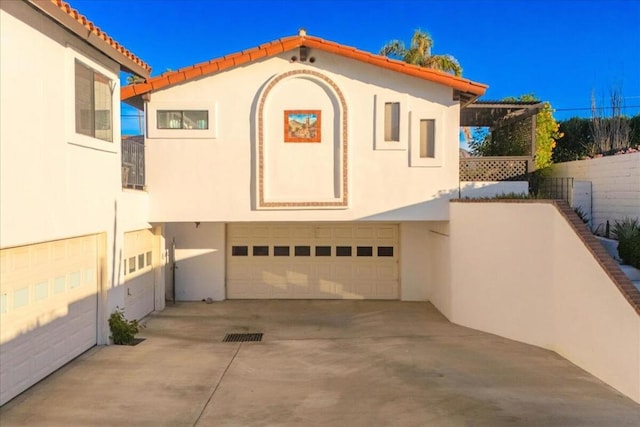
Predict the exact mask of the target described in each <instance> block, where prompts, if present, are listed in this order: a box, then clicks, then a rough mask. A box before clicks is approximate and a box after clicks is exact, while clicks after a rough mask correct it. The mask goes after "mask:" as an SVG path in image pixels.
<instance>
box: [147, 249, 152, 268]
mask: <svg viewBox="0 0 640 427" xmlns="http://www.w3.org/2000/svg"><path fill="white" fill-rule="evenodd" d="M150 265H151V251H149V252H147V267H149V266H150Z"/></svg>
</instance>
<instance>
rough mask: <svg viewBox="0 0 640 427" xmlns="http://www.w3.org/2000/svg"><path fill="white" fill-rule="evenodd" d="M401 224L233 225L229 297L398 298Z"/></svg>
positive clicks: (229, 242) (229, 240)
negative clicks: (399, 227)
mask: <svg viewBox="0 0 640 427" xmlns="http://www.w3.org/2000/svg"><path fill="white" fill-rule="evenodd" d="M398 259H399V254H398V226H397V225H395V224H353V223H350V224H340V225H335V224H273V223H270V224H256V223H252V224H229V225H228V228H227V297H228V298H239V299H249V298H283V299H285V298H289V299H292V298H293V299H307V298H310V299H311V298H313V299H398V297H399V292H398V289H399V286H398Z"/></svg>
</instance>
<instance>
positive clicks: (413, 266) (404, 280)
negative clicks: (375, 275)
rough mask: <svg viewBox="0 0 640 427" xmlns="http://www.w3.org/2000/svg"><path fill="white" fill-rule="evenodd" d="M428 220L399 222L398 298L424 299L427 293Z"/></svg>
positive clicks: (405, 299) (426, 297)
mask: <svg viewBox="0 0 640 427" xmlns="http://www.w3.org/2000/svg"><path fill="white" fill-rule="evenodd" d="M429 224H430V223H429V222H404V223H401V224H400V299H401V300H403V301H426V300H427V299H428V295H429V268H430V264H429V262H428V260H429Z"/></svg>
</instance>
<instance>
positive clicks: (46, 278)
mask: <svg viewBox="0 0 640 427" xmlns="http://www.w3.org/2000/svg"><path fill="white" fill-rule="evenodd" d="M0 253H1V254H2V258H3V260H4V261H3V265H4V266H6V267H7V268H3V270H2V272H0V274H1V276H2V277H1V280H0V283H1V285H0V288H1V289H0V294H1V295H2V297H3V300H4V303H3V306H2V310H0V327H1V332H0V342H1V344H2V345H1V346H0V354H1V356H0V357H1V358H2V363H1V364H0V377H1V378H3V380H2V383H1V384H0V390H1V391H0V403H5V402H6V401H8V400H9V399H11V398H12V397H14V396H15V395H17V394H18V393H20V392H21V391H23V390H24V389H25V388H27V387H29V386H31V385H33V384H35V383H36V382H38V381H40V380H41V379H42V378H44V377H45V376H47V375H49V374H50V373H51V372H53V371H55V370H56V369H58V368H59V367H60V366H62V365H64V364H65V363H67V362H68V361H70V360H71V359H73V358H74V357H76V356H77V355H79V354H81V353H82V352H84V351H86V350H87V349H88V348H90V347H92V346H93V345H95V344H96V340H97V291H98V282H97V277H96V274H95V272H96V271H97V267H96V266H97V262H98V257H97V237H96V236H86V237H79V238H73V239H66V240H60V241H56V242H47V243H40V244H35V245H29V246H24V247H20V248H11V249H3V250H2V251H0Z"/></svg>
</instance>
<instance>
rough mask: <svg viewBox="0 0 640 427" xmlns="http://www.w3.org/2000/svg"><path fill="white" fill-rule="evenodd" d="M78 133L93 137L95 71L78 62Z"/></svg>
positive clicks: (76, 96) (76, 95)
mask: <svg viewBox="0 0 640 427" xmlns="http://www.w3.org/2000/svg"><path fill="white" fill-rule="evenodd" d="M75 81H76V84H75V86H76V94H75V98H76V132H77V133H81V134H83V135H88V136H93V125H94V111H93V71H91V70H90V69H89V68H87V67H85V66H84V65H82V64H80V63H79V62H77V61H76V80H75Z"/></svg>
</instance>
